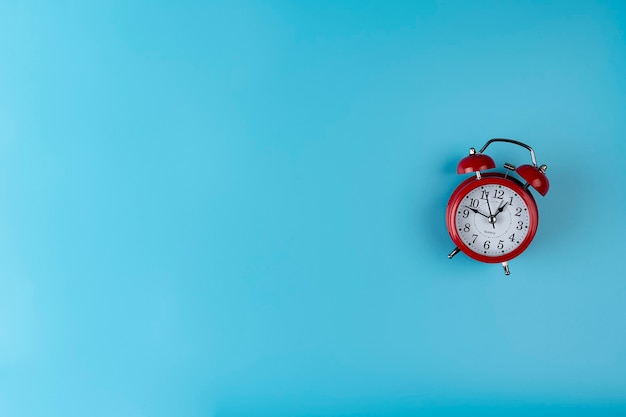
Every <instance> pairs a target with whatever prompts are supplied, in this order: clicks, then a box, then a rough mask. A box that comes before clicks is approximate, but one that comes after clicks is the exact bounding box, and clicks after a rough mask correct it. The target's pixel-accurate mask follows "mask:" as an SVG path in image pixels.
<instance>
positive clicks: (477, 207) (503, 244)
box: [455, 184, 530, 257]
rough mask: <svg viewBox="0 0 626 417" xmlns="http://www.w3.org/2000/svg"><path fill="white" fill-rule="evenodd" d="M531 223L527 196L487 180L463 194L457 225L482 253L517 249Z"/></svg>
mask: <svg viewBox="0 0 626 417" xmlns="http://www.w3.org/2000/svg"><path fill="white" fill-rule="evenodd" d="M529 224H530V219H529V211H528V207H527V206H526V203H525V202H524V200H523V199H522V198H521V197H520V196H519V194H517V192H515V191H513V190H512V189H511V188H509V187H507V186H505V185H498V184H485V185H483V186H480V187H477V188H474V189H473V190H471V191H470V192H469V193H467V195H465V196H464V197H463V198H462V201H461V203H460V204H459V207H458V209H457V212H456V216H455V227H456V229H457V231H458V234H459V237H460V238H461V240H462V241H463V243H464V244H465V245H466V246H467V247H468V248H469V249H470V250H472V251H474V252H476V253H477V254H480V255H482V256H489V257H495V256H502V255H506V254H508V253H510V252H512V251H514V250H515V249H516V248H517V247H518V246H519V245H520V244H522V242H523V241H524V239H525V238H526V236H527V235H528V226H529Z"/></svg>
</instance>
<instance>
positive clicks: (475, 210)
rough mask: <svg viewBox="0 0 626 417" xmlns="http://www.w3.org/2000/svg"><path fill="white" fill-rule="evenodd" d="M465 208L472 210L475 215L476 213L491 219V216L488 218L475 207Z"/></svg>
mask: <svg viewBox="0 0 626 417" xmlns="http://www.w3.org/2000/svg"><path fill="white" fill-rule="evenodd" d="M465 207H467V208H468V209H470V210H472V211H473V212H474V213H476V214H480V215H481V216H484V217H486V218H489V216H487V215H486V214H482V213H481V212H480V211H478V209H476V208H474V207H470V206H465Z"/></svg>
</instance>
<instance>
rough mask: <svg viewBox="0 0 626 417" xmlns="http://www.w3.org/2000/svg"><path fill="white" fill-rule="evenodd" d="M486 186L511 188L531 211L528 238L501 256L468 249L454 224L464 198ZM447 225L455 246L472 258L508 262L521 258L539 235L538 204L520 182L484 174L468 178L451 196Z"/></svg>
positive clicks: (492, 261)
mask: <svg viewBox="0 0 626 417" xmlns="http://www.w3.org/2000/svg"><path fill="white" fill-rule="evenodd" d="M486 184H496V185H504V186H506V187H509V188H511V189H512V190H513V191H515V192H516V193H517V194H518V195H519V196H520V197H521V198H522V200H524V203H525V204H526V206H527V207H528V210H529V216H528V219H529V224H528V233H527V234H526V237H525V238H524V240H523V241H522V243H521V244H520V245H519V246H518V247H517V248H515V249H514V250H513V251H511V252H509V253H507V254H505V255H501V256H485V255H481V254H479V253H476V252H474V251H473V250H471V249H470V248H468V247H467V245H466V244H465V242H463V239H461V237H460V236H459V233H458V231H457V230H456V226H455V224H454V218H455V216H456V211H457V209H458V208H459V205H460V204H461V201H463V197H464V196H465V195H467V194H468V193H469V192H470V191H472V190H474V189H476V188H478V187H481V186H483V185H486ZM446 225H447V227H448V233H449V234H450V237H451V238H452V241H453V242H454V244H455V245H456V246H457V247H458V248H459V249H461V251H462V252H463V253H464V254H466V255H467V256H469V257H470V258H472V259H475V260H477V261H480V262H485V263H500V262H507V261H510V260H511V259H513V258H516V257H517V256H519V255H520V254H521V253H522V252H524V251H525V250H526V249H527V248H528V245H530V242H532V240H533V238H534V237H535V233H537V226H538V225H539V211H538V210H537V203H536V202H535V199H534V198H533V196H532V194H530V192H528V190H525V189H524V187H523V186H522V184H521V183H520V182H519V181H518V180H516V179H515V178H511V177H507V178H505V177H504V174H501V173H499V172H490V173H486V174H483V175H482V178H481V179H477V178H476V177H472V178H468V179H467V180H465V181H463V182H462V183H461V184H460V185H459V186H458V187H457V188H456V189H455V190H454V192H453V193H452V195H451V196H450V200H449V201H448V208H447V213H446Z"/></svg>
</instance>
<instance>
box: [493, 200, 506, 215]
mask: <svg viewBox="0 0 626 417" xmlns="http://www.w3.org/2000/svg"><path fill="white" fill-rule="evenodd" d="M507 204H509V202H508V201H507V202H506V203H504V205H503V206H500V207H498V210H496V212H495V213H494V214H493V217H497V216H498V214H500V213H502V210H504V208H505V207H506V205H507Z"/></svg>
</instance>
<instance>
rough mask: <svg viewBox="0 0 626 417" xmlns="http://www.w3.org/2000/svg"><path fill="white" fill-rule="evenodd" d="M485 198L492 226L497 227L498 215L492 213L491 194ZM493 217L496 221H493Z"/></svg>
mask: <svg viewBox="0 0 626 417" xmlns="http://www.w3.org/2000/svg"><path fill="white" fill-rule="evenodd" d="M485 200H487V208H488V209H489V223H491V226H492V227H493V228H494V229H495V228H496V222H495V218H496V216H494V215H493V214H492V213H491V206H490V205H489V196H486V197H485ZM491 219H494V221H493V222H492V221H491Z"/></svg>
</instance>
